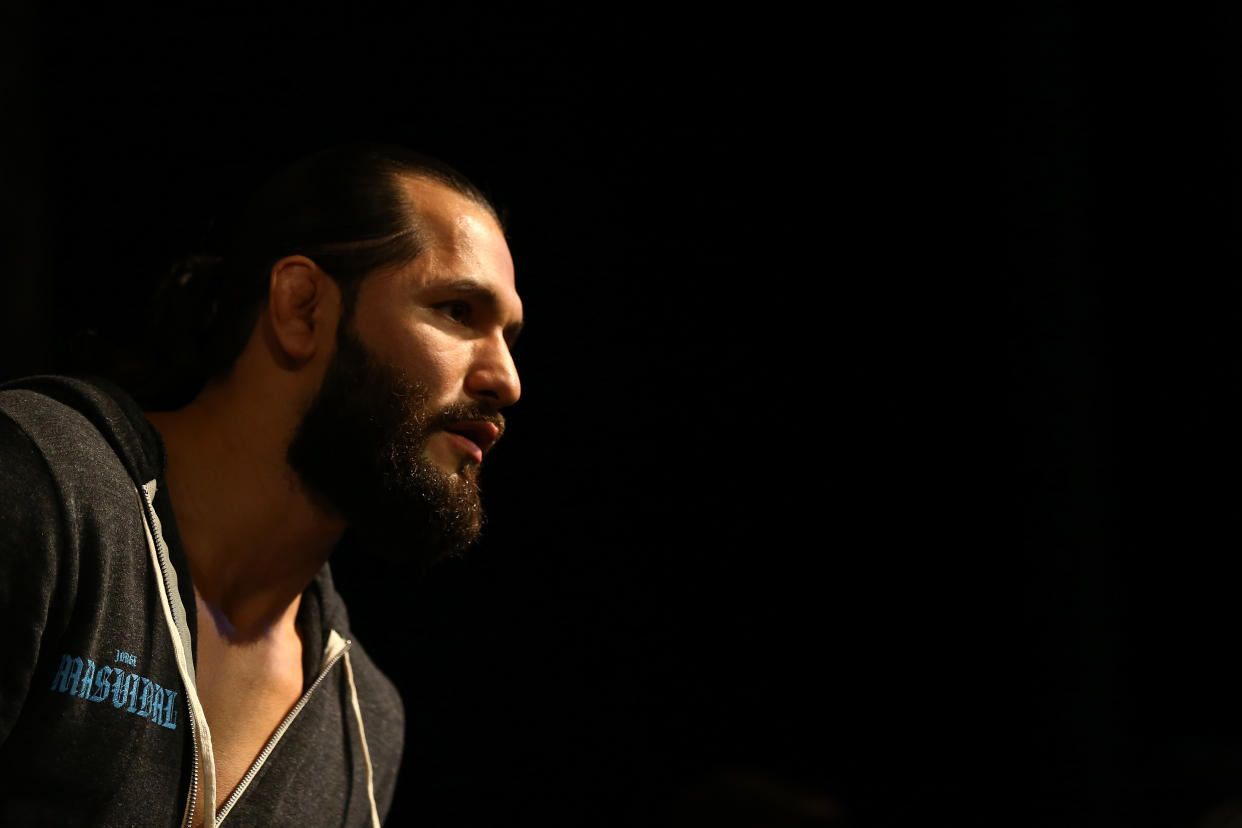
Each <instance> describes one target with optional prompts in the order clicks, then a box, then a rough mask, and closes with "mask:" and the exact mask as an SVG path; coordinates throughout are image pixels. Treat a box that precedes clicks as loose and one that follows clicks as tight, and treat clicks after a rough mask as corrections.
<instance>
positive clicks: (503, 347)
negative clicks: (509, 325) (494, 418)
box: [466, 335, 522, 408]
mask: <svg viewBox="0 0 1242 828" xmlns="http://www.w3.org/2000/svg"><path fill="white" fill-rule="evenodd" d="M466 391H467V392H468V393H469V394H470V395H471V396H473V397H476V398H480V399H485V400H488V401H489V402H490V403H491V404H492V405H494V406H495V407H497V408H504V407H505V406H507V405H513V404H514V403H515V402H517V401H518V398H519V397H521V396H522V381H521V380H520V379H519V378H518V372H517V366H516V365H515V364H514V363H513V354H511V353H510V352H509V345H508V343H506V342H505V341H504V338H503V336H500V335H497V336H496V337H493V338H490V339H487V340H485V341H483V342H480V343H479V346H478V348H477V349H476V351H475V355H474V364H473V366H471V370H470V373H469V374H468V375H467V376H466Z"/></svg>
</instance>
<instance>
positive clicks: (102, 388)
mask: <svg viewBox="0 0 1242 828" xmlns="http://www.w3.org/2000/svg"><path fill="white" fill-rule="evenodd" d="M0 420H4V421H7V422H6V424H5V425H6V427H5V429H4V431H5V432H6V433H7V436H6V439H5V442H4V443H2V444H0V451H2V452H4V453H5V456H6V459H7V456H8V455H9V454H13V453H16V454H22V453H28V451H26V452H23V451H22V450H21V449H22V448H24V449H27V450H28V449H29V448H30V447H33V448H34V450H35V451H36V452H37V453H38V455H39V456H40V457H41V460H42V462H43V464H44V465H45V466H47V467H50V468H51V469H52V470H53V472H58V471H61V470H65V469H68V470H73V471H76V472H78V473H83V472H91V471H93V472H96V473H115V472H116V471H117V470H118V469H119V470H121V471H122V472H124V473H125V476H126V477H129V478H131V479H134V480H137V481H139V482H145V481H146V480H149V479H151V478H152V477H155V476H156V474H157V473H158V469H159V467H160V465H161V464H162V445H160V443H159V438H158V436H157V435H156V434H155V432H154V429H153V428H151V426H150V424H148V423H146V421H145V419H144V418H143V417H142V414H141V411H140V410H139V409H138V407H137V405H136V404H135V403H134V402H133V401H132V400H131V399H129V397H128V396H126V395H125V393H124V392H123V391H121V390H120V389H119V388H117V387H116V386H112V385H110V384H108V383H107V382H106V381H102V380H87V379H85V378H79V377H59V376H39V377H29V378H26V379H21V380H14V381H12V382H8V383H5V384H3V385H0ZM19 447H20V448H19Z"/></svg>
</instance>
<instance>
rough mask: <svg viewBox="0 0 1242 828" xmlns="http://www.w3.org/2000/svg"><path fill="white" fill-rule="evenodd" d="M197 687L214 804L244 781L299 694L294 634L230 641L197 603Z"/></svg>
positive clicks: (298, 654)
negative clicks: (213, 772)
mask: <svg viewBox="0 0 1242 828" xmlns="http://www.w3.org/2000/svg"><path fill="white" fill-rule="evenodd" d="M198 615H199V617H198V629H199V638H198V663H197V669H196V672H197V685H198V687H197V689H198V697H199V701H200V702H201V703H202V706H203V711H204V713H205V714H206V717H207V726H208V728H209V729H210V731H211V745H212V753H213V755H214V757H215V770H216V807H217V808H219V807H220V806H221V805H222V804H223V803H224V802H225V801H226V800H227V799H228V798H229V796H230V795H231V794H232V793H233V791H234V790H236V789H237V787H238V785H239V784H240V783H241V782H242V781H243V780H244V779H245V777H246V774H247V772H248V771H249V770H250V769H251V767H252V766H254V765H255V763H256V760H257V759H259V757H260V755H261V754H262V752H263V749H264V747H265V746H266V745H267V744H268V742H269V741H271V740H272V737H273V735H274V734H275V733H276V731H277V729H278V728H279V727H280V725H281V723H282V722H283V721H284V720H285V718H286V717H287V716H288V715H289V712H290V711H291V710H292V709H293V708H294V706H295V705H296V704H297V702H298V700H299V699H300V698H301V696H302V689H303V680H302V678H303V677H302V648H301V641H300V640H299V639H298V638H297V636H296V634H292V635H288V634H286V635H279V636H274V637H273V638H271V639H270V640H269V639H265V640H261V641H258V642H253V643H243V644H236V643H231V642H229V641H227V640H226V639H224V638H222V637H221V636H220V635H219V634H218V633H217V632H216V630H215V629H214V626H213V625H212V621H211V619H210V617H209V615H207V614H206V613H205V611H204V609H203V607H202V604H201V603H200V605H199V614H198Z"/></svg>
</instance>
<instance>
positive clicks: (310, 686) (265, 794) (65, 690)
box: [0, 377, 404, 826]
mask: <svg viewBox="0 0 1242 828" xmlns="http://www.w3.org/2000/svg"><path fill="white" fill-rule="evenodd" d="M164 462H165V460H164V447H163V443H162V441H161V440H160V437H159V434H158V433H157V432H156V431H155V429H154V428H153V427H152V426H151V425H150V423H148V421H147V420H146V418H145V417H143V416H142V412H141V411H140V410H139V408H138V407H137V405H136V404H135V403H134V402H133V400H131V399H130V398H129V397H128V396H126V395H125V394H124V393H123V392H121V391H120V389H118V388H116V387H114V386H111V385H109V384H108V383H105V382H102V381H98V380H91V381H89V382H88V381H85V380H80V379H70V378H65V377H36V378H32V379H28V380H22V381H19V382H15V383H10V384H8V385H5V386H3V387H2V388H0V620H2V621H3V623H4V628H5V632H4V633H3V635H0V824H2V825H51V824H54V825H75V824H83V825H87V824H89V825H161V826H175V825H180V824H189V822H190V820H191V819H193V818H194V814H195V813H198V814H200V815H206V816H209V817H213V818H214V823H215V824H216V825H219V824H220V823H221V822H224V821H225V820H227V821H228V823H229V824H230V825H239V826H241V825H265V826H268V825H272V826H277V825H317V826H318V825H372V824H378V823H379V821H380V820H381V819H382V818H383V816H384V815H385V814H386V813H387V811H388V808H389V806H390V804H391V802H392V795H393V790H394V788H395V786H396V776H397V768H398V765H399V764H400V758H401V749H402V741H403V729H404V713H403V710H402V706H401V700H400V697H399V696H398V695H397V691H396V689H395V688H394V687H393V686H392V684H391V682H389V681H388V679H387V678H386V677H385V676H384V675H383V674H382V673H380V671H379V670H378V669H377V668H376V667H375V665H374V664H373V663H372V661H371V659H370V658H368V657H367V655H366V653H365V652H364V651H363V650H362V648H361V647H360V646H359V645H358V644H357V643H356V642H351V641H350V638H351V636H350V633H349V621H348V617H347V615H346V612H345V606H344V604H343V603H342V601H341V598H340V596H339V595H338V594H337V593H336V591H335V590H334V589H333V587H332V579H331V575H330V574H329V572H328V568H327V567H326V566H325V567H324V568H323V570H322V571H321V572H320V573H319V576H318V577H317V578H316V579H315V581H314V583H312V585H311V586H310V588H309V589H308V590H307V591H306V593H305V595H304V596H303V600H302V604H301V609H300V610H299V614H298V623H299V624H300V625H301V628H302V630H303V631H304V640H305V641H307V642H311V641H318V642H320V646H319V647H318V648H316V647H310V646H307V647H305V648H304V653H303V661H304V668H305V669H304V675H305V676H306V684H305V688H304V692H303V695H302V698H301V700H300V701H299V702H298V704H297V705H296V706H295V707H294V709H293V711H292V712H291V713H290V714H289V716H288V717H287V718H286V719H285V721H284V722H283V723H282V724H281V725H280V727H279V728H278V729H277V730H276V732H275V733H274V734H273V736H272V738H271V740H270V741H269V742H268V744H267V745H266V746H265V748H264V749H263V751H262V752H261V753H260V754H259V757H258V759H257V760H256V761H255V764H254V765H253V766H252V767H251V768H250V770H249V772H248V773H247V775H246V777H245V778H244V779H243V781H242V783H241V785H239V787H238V789H237V791H236V792H235V793H234V794H233V795H232V796H231V797H230V798H229V800H227V801H226V802H225V804H224V805H223V806H222V807H221V808H220V810H219V811H218V812H214V809H213V808H212V803H213V799H214V792H215V766H214V762H213V759H212V752H211V739H210V734H209V732H208V729H207V724H206V720H205V718H204V717H203V714H202V708H201V706H200V705H199V703H198V697H197V694H196V693H195V690H194V687H195V684H194V665H195V652H196V649H195V642H196V640H197V637H196V636H197V631H196V623H195V613H194V612H193V611H189V612H187V608H190V609H191V610H192V609H193V607H194V606H195V603H194V591H193V587H192V585H191V583H190V572H189V568H188V566H187V564H186V559H185V553H184V550H183V549H182V546H181V541H180V537H179V536H178V534H177V527H176V522H175V520H174V518H173V513H172V508H171V504H170V502H169V500H168V496H167V492H166V491H165V486H164V484H163V472H164ZM208 824H211V823H208Z"/></svg>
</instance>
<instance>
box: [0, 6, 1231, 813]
mask: <svg viewBox="0 0 1242 828" xmlns="http://www.w3.org/2000/svg"><path fill="white" fill-rule="evenodd" d="M15 9H16V10H15V11H14V12H13V13H12V20H11V23H12V25H10V26H8V27H6V29H5V31H4V33H3V37H4V38H5V39H6V42H5V43H4V44H3V45H4V47H5V48H4V49H2V50H0V54H3V60H4V61H5V63H4V74H3V79H4V96H5V97H4V102H5V111H6V123H7V125H8V128H7V129H6V130H5V132H6V139H5V140H6V141H7V152H6V153H5V156H4V162H3V174H4V181H5V182H6V183H5V186H4V194H3V196H4V197H3V199H2V203H3V209H4V210H5V212H4V222H5V229H6V231H7V236H8V238H9V239H10V241H9V243H8V244H7V245H6V249H5V251H4V253H3V256H4V258H3V262H2V264H3V266H4V268H5V272H4V275H3V278H2V281H0V290H2V291H3V292H2V293H0V303H2V306H0V321H2V322H3V330H2V331H0V335H2V336H3V345H4V347H3V350H2V351H0V372H2V373H3V375H4V376H6V377H7V376H17V375H20V374H24V373H30V372H33V371H39V370H69V369H72V368H73V367H74V366H75V360H77V359H78V358H77V357H75V356H74V353H75V352H74V348H73V344H74V343H75V342H80V341H81V336H80V332H81V331H83V330H85V329H92V330H95V331H97V332H99V334H100V335H101V336H103V337H104V338H110V339H119V340H124V339H125V338H126V337H127V335H128V336H131V337H132V333H131V332H132V331H133V330H135V329H136V320H137V318H138V311H139V309H140V308H141V305H142V303H143V301H144V298H145V296H146V294H147V292H149V290H150V288H151V286H152V285H153V284H154V282H155V280H156V279H157V278H158V277H159V276H160V275H161V273H162V271H163V269H164V268H166V267H167V265H168V263H169V262H171V261H172V260H174V259H176V258H177V257H178V256H180V255H182V254H183V253H184V252H186V251H187V250H189V249H193V248H194V247H196V246H197V245H198V244H199V243H200V242H201V240H202V238H203V236H204V234H205V233H206V232H207V228H208V227H209V226H210V223H211V220H212V218H213V216H216V215H220V214H222V213H224V212H227V210H228V208H229V207H230V206H231V205H232V204H233V203H234V201H235V199H236V198H237V197H238V196H239V195H240V194H241V193H242V192H244V190H245V189H246V188H247V187H249V186H251V185H252V184H253V183H254V182H255V181H256V180H257V179H258V178H260V177H261V176H262V175H264V174H265V173H267V172H268V171H270V170H271V168H272V167H274V166H276V165H278V164H280V163H282V162H284V161H287V160H290V159H292V158H294V157H297V156H298V155H300V154H302V153H304V152H305V151H308V150H313V149H317V148H320V147H322V146H327V145H331V144H335V143H339V142H341V141H345V140H352V139H356V138H373V139H381V140H391V141H396V142H399V143H405V144H408V145H410V146H413V147H415V148H418V149H421V150H423V151H426V152H429V153H431V154H434V155H437V156H439V157H442V158H444V159H445V160H447V161H449V162H450V163H452V164H454V165H455V166H457V167H459V168H460V169H462V170H463V171H464V172H466V173H467V174H468V175H469V176H471V177H472V178H473V179H474V180H475V181H476V182H477V183H479V184H481V185H482V186H483V187H484V188H485V189H486V190H488V192H489V193H491V194H492V195H493V196H494V199H495V200H496V201H497V202H498V203H499V204H500V206H501V207H502V208H503V209H505V211H506V212H507V214H508V224H509V230H510V243H511V248H512V250H513V253H514V257H515V260H516V263H517V268H518V287H519V291H520V292H521V293H522V296H523V299H524V301H525V304H526V313H527V331H526V333H524V334H523V339H522V343H521V345H520V347H519V348H518V350H517V354H516V357H517V360H518V367H519V369H520V371H521V373H522V379H523V399H522V401H521V403H520V404H518V405H517V406H516V407H514V408H513V409H512V411H511V414H510V416H509V420H510V431H509V436H508V437H507V438H506V440H505V442H504V444H502V446H501V447H499V448H498V449H497V451H496V452H495V454H494V456H493V458H492V459H491V460H490V461H489V468H488V470H487V474H486V484H485V485H486V502H487V505H488V509H489V514H490V524H489V527H488V532H487V535H486V538H485V540H484V542H483V543H482V544H481V545H480V546H479V547H478V548H477V549H476V550H474V551H473V552H472V553H471V555H470V556H469V557H468V558H466V559H465V560H461V561H452V562H449V563H447V564H445V565H443V566H442V567H440V568H439V569H437V570H436V571H434V572H433V573H432V574H431V575H429V576H427V577H426V578H417V577H415V576H414V575H413V574H412V573H410V572H404V571H401V570H399V569H395V568H392V567H385V566H383V565H380V564H376V563H373V562H371V561H369V560H367V559H365V558H362V557H360V556H358V555H350V554H348V553H349V552H350V551H351V550H349V549H345V550H341V552H342V554H340V555H338V560H336V561H334V568H335V570H336V572H337V576H338V581H339V582H340V585H341V587H342V590H343V591H344V592H345V595H346V598H347V600H348V601H349V603H350V609H351V613H352V615H353V618H354V624H355V628H356V631H357V633H358V635H359V637H360V639H361V640H362V641H363V643H364V644H365V645H366V646H367V648H368V651H369V652H371V653H372V654H373V656H374V658H375V659H376V661H378V662H379V663H380V664H381V666H382V667H383V668H384V669H385V670H386V671H387V672H389V674H390V675H392V677H393V678H394V680H395V681H397V683H398V684H399V686H400V688H401V690H402V693H403V696H404V697H405V699H406V704H407V712H408V717H409V731H408V733H407V750H406V757H405V767H404V771H403V775H402V780H401V784H400V788H399V790H398V793H397V798H396V801H395V803H394V808H393V816H392V822H393V824H422V825H450V826H455V825H506V824H515V825H516V824H541V825H624V826H638V825H665V824H672V820H673V819H674V815H675V814H676V813H678V808H679V807H684V803H685V802H686V801H687V799H688V798H690V797H692V795H693V792H694V791H695V790H696V789H697V787H698V786H700V785H702V784H705V783H710V782H711V781H712V780H717V783H718V784H717V785H716V787H715V788H714V790H716V791H717V794H716V796H717V798H718V799H728V798H729V797H739V796H742V793H741V791H742V790H743V789H747V788H746V784H749V785H751V786H752V788H753V786H755V785H759V786H761V787H762V786H766V787H764V789H765V790H767V791H768V792H769V793H768V794H767V797H768V798H769V799H773V798H779V794H777V793H772V792H773V791H777V790H787V791H790V792H792V793H789V794H788V795H787V796H786V797H785V800H786V801H788V800H790V799H793V798H797V796H804V797H815V796H818V797H829V798H830V799H831V800H832V801H833V802H835V803H837V804H838V805H839V806H840V808H841V810H842V811H843V813H844V814H845V815H846V823H845V824H853V825H890V824H910V823H911V822H914V823H915V824H933V825H958V824H986V825H1017V824H1030V825H1091V826H1110V825H1117V826H1121V825H1127V826H1128V825H1153V826H1155V825H1185V826H1196V825H1207V824H1208V823H1206V822H1204V820H1205V819H1206V817H1207V815H1208V814H1209V813H1210V812H1211V811H1212V810H1213V809H1215V808H1219V807H1221V806H1222V805H1223V804H1227V803H1228V802H1230V801H1231V800H1232V799H1233V798H1234V797H1237V796H1240V795H1242V749H1240V748H1242V715H1240V714H1239V712H1238V711H1239V709H1242V704H1240V703H1239V700H1240V699H1242V692H1240V691H1242V682H1239V680H1238V675H1237V672H1238V671H1237V670H1236V669H1235V668H1234V667H1233V664H1234V662H1235V660H1236V659H1237V658H1238V656H1237V655H1236V652H1237V647H1236V643H1235V642H1236V641H1237V640H1238V636H1237V634H1236V631H1237V628H1238V619H1237V616H1238V615H1239V613H1238V610H1237V607H1238V604H1239V601H1238V599H1237V592H1238V588H1237V584H1238V583H1239V575H1242V567H1239V565H1238V564H1237V563H1236V560H1237V555H1236V546H1237V538H1238V536H1239V532H1238V529H1239V527H1238V526H1237V520H1236V517H1235V515H1236V509H1235V507H1234V503H1235V501H1236V499H1237V495H1238V494H1239V492H1238V485H1237V482H1236V474H1234V472H1233V470H1234V468H1235V460H1236V458H1238V457H1239V456H1242V445H1240V442H1242V441H1240V440H1239V438H1238V437H1237V436H1236V434H1237V429H1236V427H1235V423H1236V422H1238V420H1239V414H1242V410H1240V408H1242V399H1240V398H1239V387H1240V383H1239V380H1242V377H1239V370H1238V363H1237V359H1236V351H1237V346H1236V337H1237V331H1238V330H1239V325H1238V322H1239V319H1238V313H1239V307H1242V305H1240V302H1239V300H1240V299H1242V297H1239V296H1238V291H1239V289H1238V280H1237V278H1236V273H1237V271H1238V264H1239V262H1238V250H1237V242H1236V231H1235V222H1236V218H1237V210H1236V206H1235V202H1236V197H1235V193H1236V190H1237V181H1238V161H1239V151H1238V149H1237V147H1238V146H1239V138H1240V137H1242V135H1240V130H1239V126H1240V123H1239V120H1238V116H1239V111H1240V110H1239V106H1238V98H1239V94H1240V93H1242V84H1240V83H1239V79H1240V78H1242V75H1240V74H1239V72H1240V70H1242V66H1240V65H1239V62H1238V58H1237V57H1236V55H1235V53H1236V51H1237V50H1236V48H1235V47H1234V42H1235V41H1236V40H1237V39H1238V38H1237V37H1236V36H1237V35H1239V34H1242V27H1240V26H1239V23H1242V21H1239V20H1238V19H1236V17H1235V15H1234V14H1233V13H1232V12H1227V11H1224V10H1222V9H1211V8H1209V9H1207V10H1204V11H1200V12H1191V11H1185V10H1179V11H1178V12H1176V13H1173V12H1168V13H1166V14H1164V15H1159V16H1158V15H1155V14H1151V15H1147V16H1144V15H1142V14H1139V13H1138V12H1135V11H1133V10H1131V11H1130V12H1129V13H1128V14H1127V15H1115V14H1111V13H1106V12H1104V11H1102V10H1100V11H1088V10H1083V9H1080V8H1076V7H1070V6H1068V5H1065V6H1057V5H1055V4H1044V5H1041V6H1039V7H1037V8H1036V7H1032V8H1028V9H1025V10H1020V11H1018V12H1017V13H1015V14H1013V15H1011V16H1009V17H1008V18H1006V19H1004V20H985V19H966V18H965V16H964V15H963V16H962V17H961V18H959V19H947V18H943V17H934V16H933V14H932V13H930V12H929V13H924V14H923V15H922V16H920V15H916V14H912V13H911V12H909V11H908V10H900V11H899V10H897V9H895V8H892V9H890V8H883V9H875V10H873V11H872V12H871V13H869V14H868V15H862V14H860V13H858V12H856V11H850V12H841V11H838V12H834V13H833V15H832V16H831V17H830V19H820V18H815V19H812V18H811V17H804V16H800V15H795V14H792V13H790V12H789V11H787V10H784V9H780V8H777V7H772V8H765V9H762V10H756V9H750V10H747V13H746V14H742V13H740V12H739V13H737V14H727V13H725V12H723V11H716V12H714V13H711V14H707V13H704V14H690V13H685V12H683V13H679V14H676V15H672V14H670V10H669V9H668V8H641V9H640V8H638V7H628V8H616V9H610V10H601V9H593V10H591V11H589V12H588V11H583V10H572V9H567V8H562V9H556V10H530V9H524V10H522V11H507V12H497V11H495V10H491V9H484V8H483V7H481V6H472V5H468V4H461V5H459V6H457V7H454V8H452V9H439V10H434V11H433V10H412V11H402V12H394V11H393V10H391V9H388V10H383V11H380V10H378V9H372V8H367V7H364V6H362V5H358V6H354V7H351V8H350V9H348V10H345V11H337V12H334V13H332V14H327V13H323V14H310V13H307V12H305V11H304V12H302V13H300V14H298V15H297V16H284V15H276V14H257V13H250V14H247V15H241V14H231V13H225V12H222V11H216V10H210V11H209V10H205V9H204V10H201V11H198V12H193V11H178V12H170V11H164V12H160V13H156V14H155V15H154V16H152V15H150V14H143V15H137V14H134V15H133V16H132V17H126V16H125V14H124V13H123V12H121V11H119V10H109V11H107V12H93V13H88V14H75V15H73V16H70V17H53V15H52V13H51V12H50V11H49V12H36V11H35V9H34V7H33V5H28V6H26V7H25V9H24V12H23V11H22V9H21V8H20V7H15ZM936 14H939V12H937V13H936ZM981 44H983V45H986V46H987V48H986V49H978V48H976V47H978V46H979V45H981ZM1006 70H1007V71H1006ZM979 184H982V185H983V186H982V187H980V186H978V185H979ZM739 773H742V774H744V776H743V777H742V778H744V779H747V780H749V782H748V783H736V782H735V783H732V784H731V785H730V783H728V782H727V780H729V779H734V780H736V779H738V778H739V777H738V776H737V774H739ZM728 774H734V775H733V776H729V775H728ZM720 780H725V781H723V782H722V781H720ZM761 798H762V797H761ZM679 803H681V805H679ZM737 813H739V811H738V810H737V809H736V808H735V809H734V814H735V816H736V815H737ZM1218 813H1223V812H1218ZM681 824H684V823H681ZM706 824H724V823H723V822H722V821H719V820H717V821H716V822H714V823H713V822H710V821H709V822H707V823H706ZM739 824H749V823H746V822H745V821H741V822H740V823H739Z"/></svg>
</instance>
